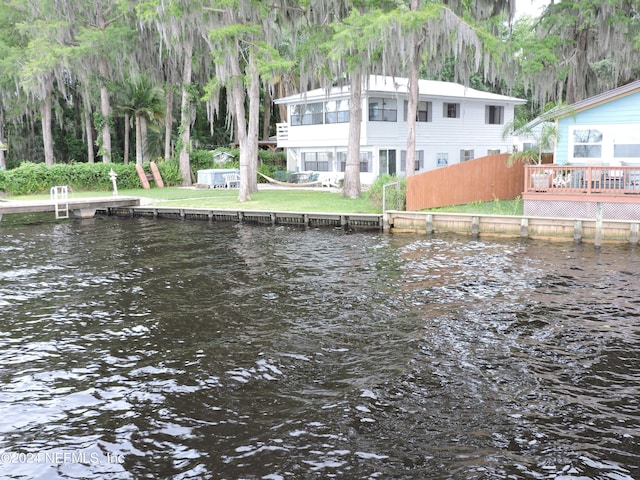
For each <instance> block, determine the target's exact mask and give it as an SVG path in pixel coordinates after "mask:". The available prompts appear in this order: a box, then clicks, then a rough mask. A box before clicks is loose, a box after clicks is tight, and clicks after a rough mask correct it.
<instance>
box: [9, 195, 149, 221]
mask: <svg viewBox="0 0 640 480" xmlns="http://www.w3.org/2000/svg"><path fill="white" fill-rule="evenodd" d="M63 203H64V206H65V208H67V206H68V211H69V212H72V213H73V216H74V217H75V218H92V217H93V216H94V215H95V213H96V210H103V209H105V208H119V207H133V206H137V205H140V199H139V198H138V197H115V196H111V197H88V198H70V199H69V200H68V201H65V202H62V201H60V202H58V207H59V206H60V205H62V204H63ZM37 212H52V213H55V212H56V202H55V201H53V200H21V201H14V200H3V201H0V220H1V219H2V216H3V215H4V214H9V213H37Z"/></svg>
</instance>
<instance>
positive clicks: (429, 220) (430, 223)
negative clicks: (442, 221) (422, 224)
mask: <svg viewBox="0 0 640 480" xmlns="http://www.w3.org/2000/svg"><path fill="white" fill-rule="evenodd" d="M426 224H427V225H426V227H427V235H431V234H432V233H433V232H434V231H435V228H434V226H433V215H432V214H431V213H430V214H428V215H427V218H426Z"/></svg>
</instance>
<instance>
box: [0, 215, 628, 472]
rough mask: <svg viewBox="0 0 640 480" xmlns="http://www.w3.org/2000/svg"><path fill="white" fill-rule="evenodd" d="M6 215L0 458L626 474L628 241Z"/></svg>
mask: <svg viewBox="0 0 640 480" xmlns="http://www.w3.org/2000/svg"><path fill="white" fill-rule="evenodd" d="M10 218H11V216H5V218H4V219H3V221H2V222H3V223H2V224H0V232H1V233H2V236H1V237H0V382H1V385H2V388H1V389H0V452H1V453H0V476H1V477H2V478H16V479H18V478H47V479H48V478H95V479H97V478H100V479H112V478H120V479H137V478H215V479H217V478H226V479H240V478H242V479H245V478H264V479H287V478H295V479H298V478H300V479H308V478H340V479H347V478H348V479H351V478H363V479H364V478H407V479H409V478H432V479H449V478H455V479H502V478H504V479H507V478H532V479H537V478H556V479H615V480H628V479H635V478H640V467H639V465H640V438H639V437H640V433H639V432H640V425H639V423H640V415H639V414H640V406H639V404H638V402H639V400H638V399H640V358H639V355H638V348H639V347H640V325H638V320H637V319H638V318H639V314H640V300H639V299H640V282H638V281H637V278H638V276H639V275H640V255H639V254H638V251H637V250H636V249H632V248H629V247H626V246H619V247H618V246H606V247H604V248H603V249H602V250H601V251H596V250H595V249H594V248H593V246H590V245H577V246H576V245H571V244H548V243H536V242H519V241H489V240H487V241H484V240H471V239H468V238H462V237H433V238H430V237H414V236H390V235H382V234H370V233H364V234H360V233H346V232H343V231H342V230H330V229H325V230H315V229H310V230H296V229H288V228H281V227H251V226H243V225H227V224H216V223H206V222H176V221H152V220H145V219H128V220H122V219H120V220H117V219H111V218H97V219H95V220H92V221H82V222H64V223H53V222H50V221H48V219H46V218H45V220H42V218H40V217H27V216H24V217H13V218H14V219H13V220H10V221H7V219H10Z"/></svg>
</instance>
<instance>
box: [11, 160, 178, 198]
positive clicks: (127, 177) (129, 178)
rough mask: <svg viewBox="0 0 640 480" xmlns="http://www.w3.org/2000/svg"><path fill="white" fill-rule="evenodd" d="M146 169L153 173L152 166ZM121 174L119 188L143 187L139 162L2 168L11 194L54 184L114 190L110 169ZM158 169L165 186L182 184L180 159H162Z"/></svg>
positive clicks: (41, 190) (43, 189) (41, 189)
mask: <svg viewBox="0 0 640 480" xmlns="http://www.w3.org/2000/svg"><path fill="white" fill-rule="evenodd" d="M144 168H145V171H147V172H149V173H150V172H151V170H150V169H149V165H148V164H145V165H144ZM111 169H113V170H114V171H115V172H116V173H117V174H118V188H119V189H131V188H140V187H141V185H140V179H139V178H138V173H137V172H136V166H135V164H132V163H130V164H127V165H124V164H118V163H94V164H90V163H76V164H71V165H69V164H57V165H53V166H51V167H47V166H45V164H43V163H31V162H25V163H23V164H21V165H20V166H19V167H18V168H14V169H12V170H0V191H3V192H6V193H8V194H11V195H30V194H34V193H47V192H48V191H49V190H50V189H51V187H53V186H54V185H68V186H69V187H71V188H73V189H74V190H105V191H108V190H111V189H112V188H113V185H112V183H111V177H110V176H109V172H110V171H111ZM158 169H159V170H160V175H162V180H163V181H164V183H165V185H167V186H170V185H180V184H181V183H182V176H181V174H180V168H179V166H178V163H177V162H176V161H173V160H172V161H166V162H159V163H158Z"/></svg>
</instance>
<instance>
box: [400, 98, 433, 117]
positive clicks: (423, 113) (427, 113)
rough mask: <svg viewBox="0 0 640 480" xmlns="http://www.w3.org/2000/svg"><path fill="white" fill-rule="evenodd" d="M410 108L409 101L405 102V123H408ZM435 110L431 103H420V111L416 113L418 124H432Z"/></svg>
mask: <svg viewBox="0 0 640 480" xmlns="http://www.w3.org/2000/svg"><path fill="white" fill-rule="evenodd" d="M408 108H409V101H408V100H405V101H404V121H405V122H406V121H407V109H408ZM432 109H433V107H432V104H431V102H418V111H417V113H416V121H417V122H430V121H431V110H432Z"/></svg>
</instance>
